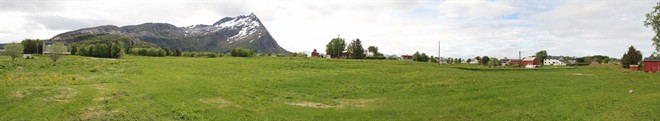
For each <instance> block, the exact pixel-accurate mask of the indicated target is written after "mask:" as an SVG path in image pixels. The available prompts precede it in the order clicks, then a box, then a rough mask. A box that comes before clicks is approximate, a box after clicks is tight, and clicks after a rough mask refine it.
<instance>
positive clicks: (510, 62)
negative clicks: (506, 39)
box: [509, 59, 522, 64]
mask: <svg viewBox="0 0 660 121" xmlns="http://www.w3.org/2000/svg"><path fill="white" fill-rule="evenodd" d="M521 62H522V61H520V60H517V59H511V61H509V64H520V63H521Z"/></svg>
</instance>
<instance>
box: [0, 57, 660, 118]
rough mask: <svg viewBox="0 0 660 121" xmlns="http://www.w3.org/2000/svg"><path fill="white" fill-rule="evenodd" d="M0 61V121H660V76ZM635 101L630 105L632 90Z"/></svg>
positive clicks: (253, 63)
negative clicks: (14, 63)
mask: <svg viewBox="0 0 660 121" xmlns="http://www.w3.org/2000/svg"><path fill="white" fill-rule="evenodd" d="M17 64H18V66H21V67H23V69H17V68H18V66H12V64H11V60H10V58H9V57H8V56H0V65H2V66H0V110H2V111H0V120H129V119H132V120H660V74H653V73H641V72H624V71H623V70H622V69H620V67H619V66H616V65H611V66H599V67H578V68H573V69H541V70H506V71H474V70H464V69H458V68H454V67H472V68H478V67H475V65H437V64H432V63H418V62H404V61H392V60H334V59H333V60H329V59H301V58H297V59H289V58H275V57H254V58H235V57H222V58H186V57H142V56H127V57H126V58H125V59H121V60H105V59H90V58H88V57H81V56H67V57H65V58H63V59H61V62H60V63H59V64H57V65H55V66H53V64H52V62H50V60H48V58H46V57H42V56H38V57H37V59H34V60H25V59H19V61H18V62H17ZM631 89H633V90H635V93H634V94H629V93H628V90H631Z"/></svg>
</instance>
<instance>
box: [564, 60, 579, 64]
mask: <svg viewBox="0 0 660 121" xmlns="http://www.w3.org/2000/svg"><path fill="white" fill-rule="evenodd" d="M566 64H570V65H573V64H577V60H567V61H566Z"/></svg>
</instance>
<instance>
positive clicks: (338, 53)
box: [335, 34, 343, 59]
mask: <svg viewBox="0 0 660 121" xmlns="http://www.w3.org/2000/svg"><path fill="white" fill-rule="evenodd" d="M337 40H339V34H337ZM335 46H337V45H335ZM337 51H339V52H337V59H339V58H340V57H341V56H340V55H342V54H343V53H342V52H341V49H337Z"/></svg>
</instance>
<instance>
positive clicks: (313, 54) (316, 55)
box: [312, 49, 321, 57]
mask: <svg viewBox="0 0 660 121" xmlns="http://www.w3.org/2000/svg"><path fill="white" fill-rule="evenodd" d="M312 57H321V56H320V55H319V52H316V49H314V52H312Z"/></svg>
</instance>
